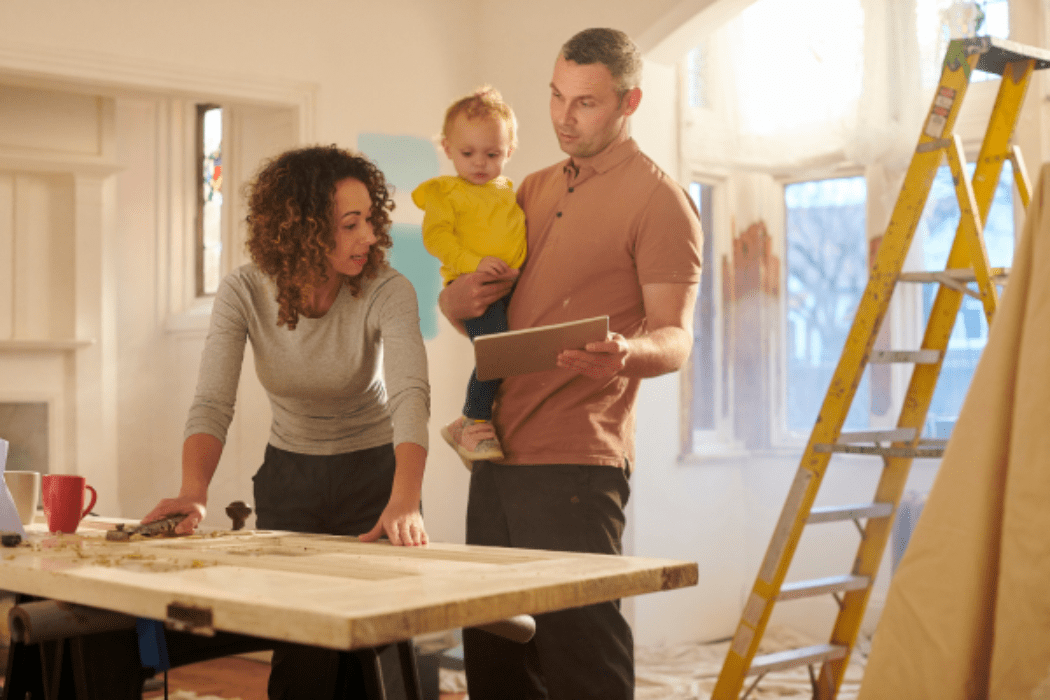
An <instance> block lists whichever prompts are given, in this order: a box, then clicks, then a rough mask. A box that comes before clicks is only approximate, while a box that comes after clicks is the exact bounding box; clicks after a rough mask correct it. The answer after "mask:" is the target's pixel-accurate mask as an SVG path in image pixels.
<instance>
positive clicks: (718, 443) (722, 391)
mask: <svg viewBox="0 0 1050 700" xmlns="http://www.w3.org/2000/svg"><path fill="white" fill-rule="evenodd" d="M683 180H684V181H685V182H686V186H685V190H686V194H687V196H689V197H690V200H691V201H692V194H691V193H690V192H689V186H690V185H691V184H692V183H697V184H700V185H702V186H707V187H710V188H711V212H710V221H711V225H710V229H711V230H708V228H706V227H705V228H704V241H705V246H704V247H705V248H709V251H710V259H708V258H707V257H705V258H704V260H703V272H702V275H704V276H705V277H706V276H707V275H710V277H709V278H708V279H710V292H711V296H712V299H711V313H712V330H711V334H712V337H713V338H715V340H714V342H713V347H712V354H711V364H712V369H713V376H712V391H711V394H712V396H711V411H712V418H713V426H712V427H710V428H701V429H697V428H695V427H694V417H695V403H694V398H695V395H696V391H697V389H698V388H699V387H698V386H697V384H696V382H695V378H696V376H697V375H696V373H697V361H698V360H699V358H698V357H697V356H696V353H694V352H690V355H689V360H688V362H686V364H685V366H683V367H682V369H681V370H680V371H679V376H680V379H681V381H680V386H681V397H680V405H681V416H682V425H681V436H680V440H679V450H680V455H679V462H681V463H696V462H700V461H708V460H711V459H718V458H722V457H736V456H740V455H742V454H744V453H745V451H744V449H743V446H742V445H741V443H740V442H739V441H738V440H737V439H736V437H735V435H734V431H733V419H734V414H735V412H734V404H733V379H732V367H731V366H730V365H729V362H730V360H731V358H727V357H726V356H725V338H726V332H727V329H726V316H725V301H726V299H725V295H724V293H723V284H724V275H723V274H722V261H723V260H724V259H725V258H726V257H727V256H730V257H731V255H732V244H733V240H732V238H733V237H732V235H731V232H730V228H731V217H730V214H729V201H728V200H729V193H728V189H729V182H728V180H727V178H726V176H725V175H724V174H719V173H715V172H712V171H708V170H702V169H697V168H691V169H689V170H688V171H687V173H686V177H685V178H683ZM706 218H708V217H706V216H704V215H703V212H701V222H702V223H703V222H704V220H705V219H706ZM705 252H707V251H706V250H705ZM704 288H705V281H704V279H701V283H700V286H699V288H698V289H697V305H696V309H695V310H694V318H693V323H694V329H693V333H694V338H695V336H696V332H697V326H696V324H697V322H698V320H699V316H700V314H701V313H702V309H701V300H700V295H701V294H703V292H704Z"/></svg>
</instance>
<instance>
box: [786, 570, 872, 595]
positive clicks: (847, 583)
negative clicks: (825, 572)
mask: <svg viewBox="0 0 1050 700" xmlns="http://www.w3.org/2000/svg"><path fill="white" fill-rule="evenodd" d="M869 585H871V579H870V578H868V577H867V576H854V575H853V574H847V575H845V576H828V577H827V578H815V579H811V580H809V581H795V582H794V583H785V584H784V585H783V586H781V587H780V593H778V594H777V600H797V599H798V598H812V597H813V596H818V595H824V594H825V593H839V592H841V591H858V590H861V589H863V588H867V587H868V586H869Z"/></svg>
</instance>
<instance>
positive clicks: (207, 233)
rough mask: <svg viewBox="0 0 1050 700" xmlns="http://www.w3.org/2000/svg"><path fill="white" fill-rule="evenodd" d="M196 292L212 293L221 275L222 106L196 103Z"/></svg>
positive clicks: (217, 286)
mask: <svg viewBox="0 0 1050 700" xmlns="http://www.w3.org/2000/svg"><path fill="white" fill-rule="evenodd" d="M197 154H198V161H197V162H198V163H200V166H201V168H200V171H199V172H200V187H199V189H198V199H197V295H198V296H204V295H209V294H214V293H215V292H216V290H218V288H219V280H220V279H221V277H222V108H221V107H217V106H215V105H197Z"/></svg>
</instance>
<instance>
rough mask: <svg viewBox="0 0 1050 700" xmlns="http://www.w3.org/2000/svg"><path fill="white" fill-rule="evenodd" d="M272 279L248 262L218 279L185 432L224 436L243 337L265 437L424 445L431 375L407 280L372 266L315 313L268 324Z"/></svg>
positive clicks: (333, 444)
mask: <svg viewBox="0 0 1050 700" xmlns="http://www.w3.org/2000/svg"><path fill="white" fill-rule="evenodd" d="M275 297H276V288H275V286H274V284H273V283H272V282H271V281H270V280H269V279H268V278H267V277H266V276H265V275H264V274H263V273H262V272H261V271H260V270H259V269H258V268H257V267H256V266H255V265H254V264H248V265H244V266H242V267H240V268H238V269H237V270H235V271H234V272H232V273H231V274H229V275H228V276H227V277H226V278H224V279H223V281H222V283H221V285H220V286H219V290H218V292H217V294H216V296H215V304H214V307H213V310H212V318H211V326H210V327H209V329H208V337H207V340H206V342H205V346H204V353H203V356H202V358H201V365H200V374H199V376H198V380H197V393H196V396H195V398H194V401H193V405H192V406H191V408H190V412H189V418H188V420H187V421H186V431H185V435H186V436H187V437H188V436H190V435H193V434H196V433H207V434H208V435H213V436H214V437H216V438H218V439H219V440H220V441H222V442H223V443H225V441H226V432H227V430H228V428H229V425H230V422H231V420H232V419H233V409H234V403H235V402H236V398H237V384H238V382H239V380H240V373H241V364H242V361H243V358H244V345H245V341H251V346H252V351H253V354H254V358H255V371H256V374H257V375H258V377H259V381H260V382H261V383H262V386H263V388H264V389H265V390H266V393H267V395H268V396H269V397H270V404H271V407H272V409H273V423H272V424H271V428H270V444H272V445H273V446H274V447H278V448H280V449H283V450H287V451H290V452H298V453H301V454H312V455H331V454H340V453H343V452H352V451H355V450H362V449H367V448H370V447H376V446H379V445H383V444H386V443H390V442H392V443H393V444H394V445H399V444H401V443H403V442H413V443H416V444H418V445H422V446H423V447H424V448H426V447H427V446H428V444H427V440H428V433H427V421H428V419H429V417H430V384H429V381H428V378H427V359H426V349H425V348H424V345H423V337H422V335H421V334H420V330H419V307H418V303H417V301H416V293H415V289H413V287H412V284H411V283H410V282H409V281H408V279H406V278H405V277H404V276H403V275H401V274H400V273H399V272H397V271H396V270H393V269H392V268H387V269H385V270H382V271H380V273H379V274H378V276H377V277H376V278H375V279H371V280H367V281H365V283H364V284H363V285H362V289H361V292H360V294H359V295H358V296H356V297H355V296H352V295H351V293H350V290H349V288H347V287H346V286H344V287H342V288H341V289H340V290H339V294H338V296H337V297H336V299H335V302H333V304H332V307H331V308H330V309H329V310H328V312H327V313H326V314H325V315H324V316H322V317H320V318H305V317H300V318H299V322H298V325H297V327H296V329H295V330H294V331H289V330H288V328H287V327H286V326H278V325H277V309H278V306H277V301H276V298H275Z"/></svg>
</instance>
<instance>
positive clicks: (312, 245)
mask: <svg viewBox="0 0 1050 700" xmlns="http://www.w3.org/2000/svg"><path fill="white" fill-rule="evenodd" d="M348 177H350V178H354V179H355V180H358V181H360V182H361V183H362V184H364V186H365V187H366V188H368V196H369V197H370V198H371V200H372V208H371V211H370V212H369V214H368V222H369V223H370V224H372V229H373V232H374V234H375V237H376V242H375V244H374V245H373V246H372V247H371V249H370V250H369V251H368V262H367V263H365V266H364V269H363V270H362V271H361V274H359V275H357V276H355V277H348V278H346V284H347V286H348V287H350V291H351V293H352V294H353V295H354V296H357V295H358V294H359V293H360V291H361V283H362V281H363V280H367V279H372V278H374V277H375V276H376V274H378V272H379V271H380V270H381V269H383V268H384V267H386V265H387V262H386V249H387V248H390V247H391V245H393V241H392V240H391V239H390V212H391V211H392V210H393V208H394V200H393V198H392V197H391V193H390V190H389V188H388V187H387V184H386V178H384V177H383V173H382V172H380V170H379V168H377V167H376V166H375V165H374V164H373V163H372V162H371V161H370V160H368V159H367V158H365V157H364V156H362V155H358V154H356V153H353V152H351V151H347V150H344V149H341V148H338V147H337V146H335V145H332V146H310V147H306V148H299V149H295V150H291V151H286V152H285V153H282V154H281V155H279V156H277V157H275V158H273V159H271V160H269V161H267V162H266V163H264V164H263V166H262V169H261V170H259V172H258V173H257V174H256V175H255V177H254V178H253V179H252V180H251V182H249V183H248V185H247V199H248V217H247V223H248V240H247V242H246V246H247V248H248V253H249V254H250V255H251V258H252V260H253V261H254V262H255V264H256V265H257V266H258V267H259V269H260V270H262V272H263V274H265V275H266V276H268V277H269V278H270V279H272V280H273V281H274V283H275V284H276V285H277V303H278V305H279V307H280V308H279V310H278V312H277V325H278V326H281V325H287V326H288V330H295V326H296V324H297V323H298V321H299V316H300V315H306V314H305V313H304V311H305V309H307V308H308V306H309V302H310V299H311V292H312V291H313V289H314V288H315V287H316V286H318V285H320V284H323V283H325V282H327V281H328V276H327V270H328V259H327V257H326V256H327V255H328V253H330V252H331V251H332V250H334V249H335V235H334V233H335V186H336V183H338V182H339V181H340V180H344V179H346V178H348Z"/></svg>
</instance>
